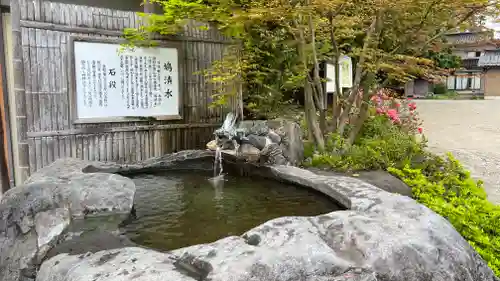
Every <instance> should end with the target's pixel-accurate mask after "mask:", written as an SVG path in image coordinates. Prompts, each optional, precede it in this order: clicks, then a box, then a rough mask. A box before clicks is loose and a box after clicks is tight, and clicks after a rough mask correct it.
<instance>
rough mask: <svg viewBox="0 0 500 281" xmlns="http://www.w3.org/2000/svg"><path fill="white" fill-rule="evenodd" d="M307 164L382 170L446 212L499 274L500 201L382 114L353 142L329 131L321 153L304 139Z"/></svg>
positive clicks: (452, 162)
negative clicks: (490, 197) (495, 202)
mask: <svg viewBox="0 0 500 281" xmlns="http://www.w3.org/2000/svg"><path fill="white" fill-rule="evenodd" d="M305 151H306V152H305V155H306V157H310V161H309V162H308V163H305V165H307V166H316V167H323V168H330V169H334V170H340V171H355V170H374V169H384V170H386V171H388V172H390V173H392V174H393V175H395V176H397V177H399V178H400V179H401V180H403V181H404V182H405V183H406V184H407V185H408V186H410V187H411V188H412V191H413V196H414V198H415V199H416V200H418V201H419V202H420V203H422V204H424V205H425V206H427V207H429V208H430V209H432V210H433V211H435V212H436V213H438V214H440V215H441V216H443V217H445V218H446V219H447V220H449V221H450V223H451V224H452V225H453V226H454V227H455V229H456V230H457V231H458V232H459V233H460V234H461V235H462V236H463V237H464V238H465V239H466V240H467V241H468V242H469V243H470V244H471V246H472V247H474V249H475V250H476V251H477V252H478V253H479V254H480V255H481V257H482V258H483V259H484V260H485V261H486V262H487V263H488V265H489V267H490V268H492V269H493V271H494V272H495V274H496V275H497V276H500V206H495V205H493V204H492V203H490V202H489V201H488V200H487V197H486V193H485V191H484V189H483V186H482V182H481V181H474V180H473V179H472V178H471V176H470V173H469V172H468V171H466V170H465V169H464V168H463V167H462V165H461V164H460V163H459V162H458V161H457V160H456V159H454V158H453V157H452V156H451V154H449V155H448V156H447V157H446V158H443V157H440V156H437V155H434V154H431V153H429V152H427V151H426V150H425V139H424V141H417V139H416V138H415V136H413V135H409V134H408V133H406V132H405V131H404V130H402V129H401V127H399V126H397V125H395V124H393V123H391V122H390V121H389V120H388V119H387V117H386V116H381V115H379V116H373V117H371V118H370V119H369V120H368V121H367V122H365V124H364V125H363V129H362V131H361V133H360V137H359V138H358V139H357V140H356V142H355V143H354V144H353V145H352V146H347V145H346V144H345V141H344V138H341V137H339V136H338V135H330V136H329V137H328V141H327V144H326V149H325V151H323V152H317V151H315V150H314V146H312V145H310V144H307V145H306V149H305Z"/></svg>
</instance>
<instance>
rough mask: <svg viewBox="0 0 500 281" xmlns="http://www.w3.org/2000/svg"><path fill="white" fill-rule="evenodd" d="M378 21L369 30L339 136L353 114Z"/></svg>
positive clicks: (340, 122)
mask: <svg viewBox="0 0 500 281" xmlns="http://www.w3.org/2000/svg"><path fill="white" fill-rule="evenodd" d="M377 21H378V16H376V17H375V18H374V19H373V21H372V23H371V25H370V28H369V29H368V32H367V34H366V38H365V42H364V44H363V50H362V51H361V54H360V57H359V61H358V63H357V65H356V72H355V75H354V84H353V87H352V89H351V92H350V94H349V96H348V98H347V100H346V101H345V104H344V108H343V111H342V114H341V115H340V117H339V127H338V129H337V133H338V134H339V135H343V134H344V131H345V126H346V125H347V121H348V120H349V113H350V112H351V108H352V106H353V103H354V102H355V100H356V95H357V94H358V91H359V87H360V83H361V78H362V76H363V64H364V63H365V61H366V53H367V51H368V48H369V47H370V43H371V40H372V35H373V33H374V32H375V27H376V26H377Z"/></svg>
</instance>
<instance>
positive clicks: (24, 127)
mask: <svg viewBox="0 0 500 281" xmlns="http://www.w3.org/2000/svg"><path fill="white" fill-rule="evenodd" d="M10 4H11V5H10V9H11V18H12V41H13V48H12V53H13V55H12V58H13V76H14V77H13V78H14V89H13V92H14V98H15V104H16V116H15V118H16V124H17V132H15V133H17V140H18V143H17V149H18V159H17V160H18V163H17V165H16V166H17V167H16V168H17V169H18V171H17V172H19V173H20V178H21V181H22V182H24V181H25V180H26V179H27V178H28V177H29V175H30V164H29V146H28V136H27V133H28V124H27V117H26V116H27V112H26V91H25V88H24V63H23V47H22V34H21V11H20V5H19V3H18V0H11V3H10ZM13 133H14V132H13ZM17 184H20V183H17Z"/></svg>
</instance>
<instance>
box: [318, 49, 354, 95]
mask: <svg viewBox="0 0 500 281" xmlns="http://www.w3.org/2000/svg"><path fill="white" fill-rule="evenodd" d="M346 58H347V59H349V67H348V68H349V71H350V73H349V74H348V78H350V83H349V85H347V87H345V86H346V85H344V84H342V74H343V71H342V69H341V65H340V63H341V62H342V60H344V59H346ZM329 65H330V66H332V67H335V61H334V60H326V61H325V62H324V67H325V78H328V67H329ZM353 67H354V62H353V59H352V57H350V56H347V55H341V56H340V57H339V70H341V71H340V77H339V78H340V84H341V85H340V90H343V89H350V88H351V87H352V84H353V83H354V73H353V70H354V69H353ZM334 79H335V77H333V79H332V81H326V82H325V86H324V87H325V88H324V89H325V92H326V93H327V94H332V93H335V92H336V91H335V80H334ZM329 84H330V85H331V84H333V86H332V87H334V89H331V91H329Z"/></svg>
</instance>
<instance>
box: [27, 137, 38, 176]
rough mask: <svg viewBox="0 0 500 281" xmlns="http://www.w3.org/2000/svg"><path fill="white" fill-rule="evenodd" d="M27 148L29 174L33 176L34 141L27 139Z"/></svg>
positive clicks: (34, 163) (34, 159)
mask: <svg viewBox="0 0 500 281" xmlns="http://www.w3.org/2000/svg"><path fill="white" fill-rule="evenodd" d="M28 147H29V151H30V154H29V162H30V174H33V173H34V172H35V171H36V164H37V163H36V143H35V139H33V138H29V139H28Z"/></svg>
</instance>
